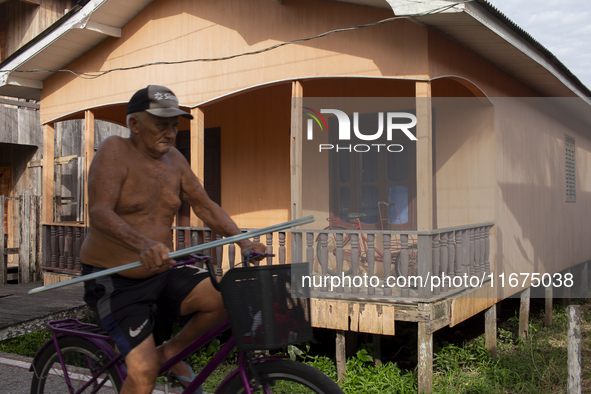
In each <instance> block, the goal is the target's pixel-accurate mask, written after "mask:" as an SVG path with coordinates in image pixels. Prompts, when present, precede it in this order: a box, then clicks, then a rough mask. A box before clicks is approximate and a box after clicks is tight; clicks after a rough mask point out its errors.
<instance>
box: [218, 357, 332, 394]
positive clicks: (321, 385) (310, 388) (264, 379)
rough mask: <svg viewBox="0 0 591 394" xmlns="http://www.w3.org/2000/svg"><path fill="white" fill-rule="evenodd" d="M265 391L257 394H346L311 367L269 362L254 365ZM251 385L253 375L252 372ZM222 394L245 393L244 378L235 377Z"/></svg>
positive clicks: (288, 362) (293, 363)
mask: <svg viewBox="0 0 591 394" xmlns="http://www.w3.org/2000/svg"><path fill="white" fill-rule="evenodd" d="M253 367H254V369H255V371H256V372H257V374H258V376H259V379H260V382H261V385H262V387H261V388H259V389H258V390H255V391H254V392H255V393H265V394H268V393H275V394H277V393H281V394H308V393H317V394H343V391H342V390H341V389H340V387H339V386H338V385H337V384H336V383H335V382H333V381H332V380H331V379H330V378H329V377H328V376H326V375H324V374H323V373H322V372H320V371H319V370H317V369H316V368H313V367H311V366H309V365H305V364H302V363H298V362H296V361H290V360H281V361H267V362H264V363H261V364H254V365H253ZM248 376H249V377H250V378H251V381H254V379H253V378H252V373H251V371H248ZM219 392H220V393H221V394H241V393H244V392H245V389H244V386H243V384H242V380H241V379H240V375H236V376H234V377H233V378H232V379H230V380H229V381H228V382H226V384H225V385H224V386H223V387H220V389H219Z"/></svg>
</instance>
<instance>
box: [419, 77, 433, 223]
mask: <svg viewBox="0 0 591 394" xmlns="http://www.w3.org/2000/svg"><path fill="white" fill-rule="evenodd" d="M415 86H416V106H417V126H416V130H417V135H416V137H417V141H416V144H417V158H416V160H417V224H418V226H417V230H418V231H429V230H433V127H432V119H431V113H432V112H431V111H432V110H431V82H423V81H420V82H416V84H415Z"/></svg>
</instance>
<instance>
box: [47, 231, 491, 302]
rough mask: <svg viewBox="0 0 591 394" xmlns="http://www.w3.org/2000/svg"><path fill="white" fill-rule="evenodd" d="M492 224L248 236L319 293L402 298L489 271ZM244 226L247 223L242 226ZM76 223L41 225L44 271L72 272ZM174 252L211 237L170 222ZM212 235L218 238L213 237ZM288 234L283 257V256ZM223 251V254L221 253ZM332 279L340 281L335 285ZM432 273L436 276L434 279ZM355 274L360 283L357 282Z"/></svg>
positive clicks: (230, 257)
mask: <svg viewBox="0 0 591 394" xmlns="http://www.w3.org/2000/svg"><path fill="white" fill-rule="evenodd" d="M493 226H494V223H492V222H489V223H479V224H474V225H466V226H458V227H449V228H442V229H437V230H432V231H377V230H376V231H358V230H342V229H339V230H328V229H323V230H289V231H285V232H278V233H274V234H267V235H266V236H263V237H260V238H258V237H257V238H255V239H254V241H256V242H262V243H263V244H265V245H266V246H267V252H268V253H274V254H275V257H269V258H267V259H266V260H265V261H262V262H259V263H258V264H265V265H270V264H286V263H287V262H289V260H290V261H291V262H294V261H296V262H300V261H308V262H309V263H310V272H309V274H310V279H309V282H308V283H309V284H310V286H311V288H312V290H313V294H314V295H317V296H320V297H337V298H347V297H351V298H359V297H368V298H372V299H379V298H387V299H391V298H392V297H401V298H406V299H408V300H409V301H412V302H414V301H416V300H420V299H425V298H428V299H431V298H433V297H444V296H449V295H450V294H451V293H453V292H457V291H463V290H464V289H466V287H470V286H473V285H474V284H475V282H472V283H471V282H470V281H469V280H468V281H467V280H466V278H470V277H475V278H479V279H480V281H479V282H478V285H482V284H483V283H485V282H486V281H487V275H488V274H490V272H491V267H490V261H489V255H490V230H491V228H492V227H493ZM244 231H248V229H244ZM84 232H85V227H84V226H83V224H81V223H49V224H45V225H43V250H44V253H43V266H42V268H43V269H44V270H47V271H63V272H67V273H71V274H74V275H75V274H78V273H79V272H80V269H81V268H80V258H79V252H80V246H81V245H82V242H83V240H84ZM171 236H172V240H173V245H174V249H175V250H181V249H184V248H187V247H190V246H195V245H200V244H203V243H207V242H210V241H212V240H213V239H212V231H211V230H210V229H209V228H204V227H173V229H172V234H171ZM215 238H216V239H219V236H216V237H215ZM288 238H291V245H290V246H291V255H290V257H291V259H288V258H287V246H286V243H287V242H288ZM204 252H205V253H207V254H209V255H211V256H213V257H214V264H217V265H218V272H221V266H222V264H220V263H221V262H222V261H224V264H223V266H224V267H228V266H229V267H230V268H232V267H234V266H235V264H237V263H238V261H239V255H238V254H239V253H240V251H239V250H238V251H237V250H236V246H235V245H234V244H231V245H226V246H223V247H217V248H215V250H205V251H204ZM224 256H225V258H224ZM336 278H340V279H341V282H340V283H337V280H336ZM434 278H437V279H434ZM359 280H361V281H362V283H361V285H357V283H359V282H355V281H359Z"/></svg>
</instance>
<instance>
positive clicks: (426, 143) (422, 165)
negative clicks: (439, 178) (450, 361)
mask: <svg viewBox="0 0 591 394" xmlns="http://www.w3.org/2000/svg"><path fill="white" fill-rule="evenodd" d="M415 91H416V110H417V126H416V130H417V135H416V137H417V141H416V144H417V145H416V152H417V155H416V161H417V230H418V231H429V230H433V123H432V108H431V82H429V81H417V82H416V84H415ZM432 242H433V239H432V237H431V236H429V235H421V236H419V240H418V258H419V267H418V273H419V276H422V277H424V278H425V277H426V276H427V274H428V273H430V274H432V269H433V267H432V265H433V253H432ZM418 296H419V297H421V298H423V297H424V298H429V297H431V290H430V288H429V287H427V286H424V287H421V286H419V288H418ZM418 331H419V332H418V355H419V366H418V368H419V371H418V372H419V392H420V393H431V392H432V391H433V333H431V332H430V330H429V327H428V323H418Z"/></svg>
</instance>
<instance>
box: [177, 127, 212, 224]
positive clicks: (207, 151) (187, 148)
mask: <svg viewBox="0 0 591 394" xmlns="http://www.w3.org/2000/svg"><path fill="white" fill-rule="evenodd" d="M190 138H191V136H190V133H189V131H188V130H183V131H179V133H178V135H177V139H176V146H177V149H178V150H179V151H180V152H181V153H182V154H183V156H185V158H186V159H187V161H188V162H189V163H190V162H191V140H190ZM203 162H204V170H203V171H204V174H203V175H204V176H203V177H204V179H201V182H202V183H203V187H204V188H205V191H206V192H207V194H208V195H209V198H211V199H212V200H213V201H214V202H215V203H217V204H218V205H221V202H222V201H221V200H222V187H221V185H222V176H221V168H222V165H221V136H220V128H219V127H214V128H208V129H205V141H204V155H203ZM190 215H191V207H190V206H189V204H188V203H187V202H185V201H183V203H182V204H181V208H180V209H179V213H178V216H177V223H178V226H190V224H191V221H190ZM214 236H215V235H214Z"/></svg>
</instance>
